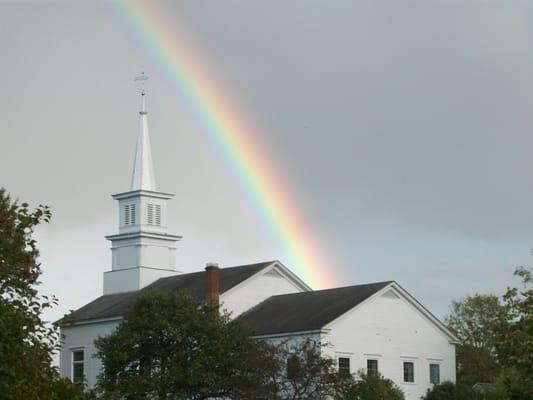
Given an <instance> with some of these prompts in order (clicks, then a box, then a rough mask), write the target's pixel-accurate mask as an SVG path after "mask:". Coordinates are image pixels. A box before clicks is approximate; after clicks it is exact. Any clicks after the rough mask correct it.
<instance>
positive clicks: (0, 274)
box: [0, 188, 83, 400]
mask: <svg viewBox="0 0 533 400" xmlns="http://www.w3.org/2000/svg"><path fill="white" fill-rule="evenodd" d="M50 217H51V213H50V210H49V208H48V207H46V206H39V207H37V209H35V210H31V209H30V207H29V205H28V204H27V203H22V204H19V203H18V202H17V201H12V200H11V198H10V196H9V195H8V194H7V192H6V191H5V189H3V188H0V393H1V395H2V398H3V399H42V400H46V399H67V398H69V399H76V398H79V397H83V394H82V391H81V390H80V388H78V387H75V386H73V385H72V384H71V383H70V382H69V381H67V380H63V379H60V378H59V374H58V371H57V369H56V368H55V367H53V366H52V354H53V352H54V351H55V350H57V346H58V335H57V332H56V330H55V329H54V328H53V327H51V326H50V325H47V324H46V323H45V322H44V321H43V320H42V318H41V316H42V313H43V311H44V310H45V309H47V308H50V307H52V306H53V305H55V304H56V300H55V299H53V298H52V299H49V298H47V297H46V296H42V297H40V296H39V295H38V293H37V288H36V287H37V284H38V279H39V276H40V275H41V268H40V264H39V262H38V256H39V250H38V248H37V242H36V241H35V239H33V237H32V235H33V232H34V230H35V227H36V226H37V225H38V224H39V223H41V222H49V220H50Z"/></svg>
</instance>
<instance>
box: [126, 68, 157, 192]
mask: <svg viewBox="0 0 533 400" xmlns="http://www.w3.org/2000/svg"><path fill="white" fill-rule="evenodd" d="M133 80H134V81H135V82H136V83H137V84H138V86H139V89H140V95H141V111H140V112H139V114H140V115H141V117H140V123H139V137H138V139H137V148H136V150H135V161H134V165H133V175H132V178H131V187H130V190H132V191H133V190H150V191H155V190H156V186H155V178H154V166H153V163H152V151H151V149H150V137H149V135H148V120H147V114H148V113H147V112H146V106H145V97H146V89H145V83H146V81H147V80H148V76H146V75H145V74H144V72H141V74H140V75H137V76H136V77H135V78H134V79H133Z"/></svg>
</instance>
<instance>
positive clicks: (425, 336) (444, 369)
mask: <svg viewBox="0 0 533 400" xmlns="http://www.w3.org/2000/svg"><path fill="white" fill-rule="evenodd" d="M393 293H394V292H388V293H386V294H385V295H381V296H379V297H375V298H371V299H370V300H369V301H368V302H367V303H364V304H361V305H360V306H359V307H357V308H355V309H354V310H352V311H350V312H349V313H347V314H345V315H344V316H343V317H341V318H339V319H338V320H337V321H335V322H334V323H332V324H330V326H328V327H327V328H329V329H330V330H329V331H327V333H325V334H323V335H322V337H321V340H322V342H323V343H331V344H332V347H331V348H326V349H325V351H324V354H325V355H328V356H330V357H334V358H338V357H339V356H340V357H349V358H350V359H351V360H350V367H351V369H352V372H354V373H355V372H357V370H359V369H361V368H363V369H366V360H367V359H368V358H372V359H377V360H378V368H379V372H380V373H381V374H382V375H384V376H385V377H387V378H389V379H391V380H393V381H394V382H395V383H396V384H397V385H398V386H399V387H400V388H401V389H402V390H403V391H404V393H405V398H406V400H415V399H417V400H418V399H420V397H421V396H423V395H425V393H426V391H427V389H428V388H430V387H431V385H430V383H429V363H430V362H432V363H438V364H440V380H441V382H444V381H451V382H455V346H454V345H453V344H450V343H449V337H448V336H447V335H446V334H445V333H444V332H443V331H441V330H440V329H439V328H437V327H436V325H435V324H434V323H432V322H430V321H429V320H428V319H427V318H426V317H425V316H423V314H421V313H420V312H419V311H418V310H417V309H415V308H414V306H413V305H411V304H410V303H409V302H407V301H406V300H405V299H404V298H401V297H399V296H397V295H395V294H393ZM404 360H405V361H412V362H414V366H415V382H414V383H404V382H403V361H404Z"/></svg>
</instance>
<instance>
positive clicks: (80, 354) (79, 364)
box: [72, 349, 85, 383]
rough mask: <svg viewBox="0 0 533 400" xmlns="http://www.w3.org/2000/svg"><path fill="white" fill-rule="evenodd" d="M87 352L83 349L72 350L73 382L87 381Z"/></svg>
mask: <svg viewBox="0 0 533 400" xmlns="http://www.w3.org/2000/svg"><path fill="white" fill-rule="evenodd" d="M84 362H85V352H84V351H83V349H76V350H72V382H74V383H78V382H83V380H84V379H85V366H84Z"/></svg>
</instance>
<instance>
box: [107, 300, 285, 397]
mask: <svg viewBox="0 0 533 400" xmlns="http://www.w3.org/2000/svg"><path fill="white" fill-rule="evenodd" d="M96 347H97V349H98V356H99V358H100V359H101V360H102V364H103V370H102V373H101V374H100V376H99V378H98V385H97V387H98V391H99V393H100V394H101V395H102V396H103V398H105V399H208V398H219V397H220V398H224V397H229V398H233V399H241V398H242V399H244V398H257V399H261V398H270V397H269V394H271V393H272V392H274V389H273V387H272V380H271V377H272V376H273V375H274V374H275V372H276V369H277V364H276V362H275V359H274V358H272V357H271V355H270V351H271V349H270V346H269V345H268V344H266V343H264V342H261V341H255V340H253V339H252V338H251V337H250V335H249V334H248V332H247V331H245V330H244V329H243V328H242V327H241V326H240V325H239V324H238V323H237V322H235V321H231V320H230V319H229V316H228V315H227V314H222V315H218V313H217V311H216V310H214V309H213V306H212V305H208V304H204V303H203V302H201V301H199V300H198V299H196V298H194V297H192V296H189V295H186V294H184V293H176V294H168V293H157V294H153V295H147V296H144V297H141V298H140V299H139V300H138V301H137V302H136V303H135V304H134V306H133V308H132V310H131V312H129V313H128V315H127V316H126V318H125V320H124V321H123V322H122V323H121V324H120V325H119V326H118V328H117V329H116V330H115V331H114V332H113V333H112V334H111V335H109V336H106V337H103V338H99V339H98V340H97V341H96Z"/></svg>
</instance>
